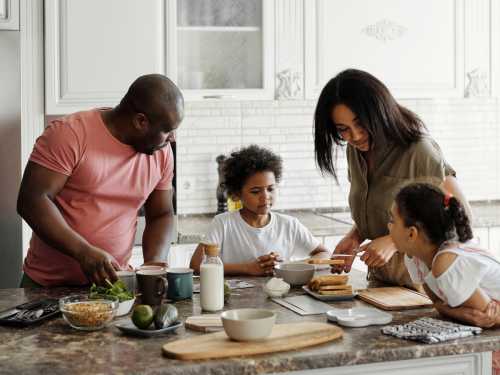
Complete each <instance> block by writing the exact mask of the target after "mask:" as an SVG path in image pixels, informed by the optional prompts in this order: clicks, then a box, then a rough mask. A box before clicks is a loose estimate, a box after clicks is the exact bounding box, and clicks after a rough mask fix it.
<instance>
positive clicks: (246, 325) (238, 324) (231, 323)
mask: <svg viewBox="0 0 500 375" xmlns="http://www.w3.org/2000/svg"><path fill="white" fill-rule="evenodd" d="M220 317H221V319H222V326H223V327H224V331H225V332H226V335H228V336H229V337H230V338H232V339H233V340H236V341H256V340H262V339H265V338H266V337H267V336H269V335H270V334H271V331H272V330H273V326H274V321H275V319H276V314H275V313H273V312H272V311H269V310H262V309H237V310H228V311H224V312H223V313H222V314H220Z"/></svg>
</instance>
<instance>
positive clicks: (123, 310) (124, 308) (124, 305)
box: [116, 297, 135, 316]
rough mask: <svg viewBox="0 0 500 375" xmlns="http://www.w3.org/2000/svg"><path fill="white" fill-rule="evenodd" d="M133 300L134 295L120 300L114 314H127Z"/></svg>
mask: <svg viewBox="0 0 500 375" xmlns="http://www.w3.org/2000/svg"><path fill="white" fill-rule="evenodd" d="M134 302H135V297H134V299H130V300H128V301H123V302H120V306H118V309H116V316H123V315H125V314H128V313H129V311H130V309H131V308H132V306H133V305H134Z"/></svg>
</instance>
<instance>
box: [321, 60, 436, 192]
mask: <svg viewBox="0 0 500 375" xmlns="http://www.w3.org/2000/svg"><path fill="white" fill-rule="evenodd" d="M337 104H343V105H345V106H347V107H348V108H349V109H350V110H351V111H353V112H354V113H355V114H356V116H357V118H358V120H359V124H360V125H361V126H362V127H363V129H365V131H366V132H367V133H368V135H369V137H370V145H374V146H375V151H377V150H383V149H384V148H385V147H386V146H387V144H388V143H389V142H390V141H394V142H396V144H398V145H400V146H402V147H408V146H409V145H410V144H411V143H412V142H415V141H417V140H419V139H420V138H422V137H423V136H424V133H425V132H427V128H426V127H425V125H424V123H423V122H422V120H421V119H420V118H419V117H418V116H417V115H416V114H414V113H413V112H411V111H410V110H408V109H406V108H404V107H402V106H400V105H399V104H398V103H397V102H396V100H394V98H393V97H392V95H391V93H390V92H389V89H388V88H387V87H386V86H385V85H384V84H383V83H382V82H380V81H379V80H378V79H377V78H375V77H374V76H372V75H371V74H369V73H366V72H363V71H361V70H355V69H347V70H344V71H343V72H340V73H339V74H337V76H336V77H334V78H332V79H331V80H330V82H328V83H327V84H326V86H325V87H324V88H323V91H321V95H320V97H319V99H318V104H317V106H316V112H315V113H314V154H315V157H316V164H317V166H318V167H319V170H320V172H321V174H322V175H323V176H326V175H329V176H332V177H333V178H334V179H335V182H337V184H338V179H337V173H336V172H335V167H336V165H335V164H336V160H337V155H338V151H339V149H341V147H343V146H345V144H346V143H345V141H344V140H343V139H342V137H341V136H340V134H339V133H338V132H337V128H336V127H335V125H334V124H333V121H332V111H333V108H334V107H335V106H336V105H337Z"/></svg>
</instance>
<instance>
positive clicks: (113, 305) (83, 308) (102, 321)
mask: <svg viewBox="0 0 500 375" xmlns="http://www.w3.org/2000/svg"><path fill="white" fill-rule="evenodd" d="M119 304H120V303H119V302H118V297H115V296H111V295H107V294H94V295H92V297H90V298H89V297H88V295H87V294H81V295H75V296H69V297H64V298H61V299H60V300H59V310H61V312H62V314H63V318H64V320H65V321H66V322H67V323H68V324H69V325H70V326H71V327H73V328H75V329H81V330H84V331H92V330H96V329H101V328H104V327H106V326H107V325H108V324H109V322H111V321H112V320H113V318H114V317H115V314H116V310H117V308H118V306H119Z"/></svg>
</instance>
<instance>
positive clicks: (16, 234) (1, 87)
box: [0, 31, 23, 289]
mask: <svg viewBox="0 0 500 375" xmlns="http://www.w3.org/2000/svg"><path fill="white" fill-rule="evenodd" d="M21 155H22V154H21V31H0V254H1V255H0V289H4V288H18V287H19V284H20V283H21V277H22V262H23V244H22V219H21V217H20V216H19V215H18V214H17V210H16V201H17V195H18V193H19V186H20V184H21V178H22V169H23V166H22V165H21V163H22V162H21Z"/></svg>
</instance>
